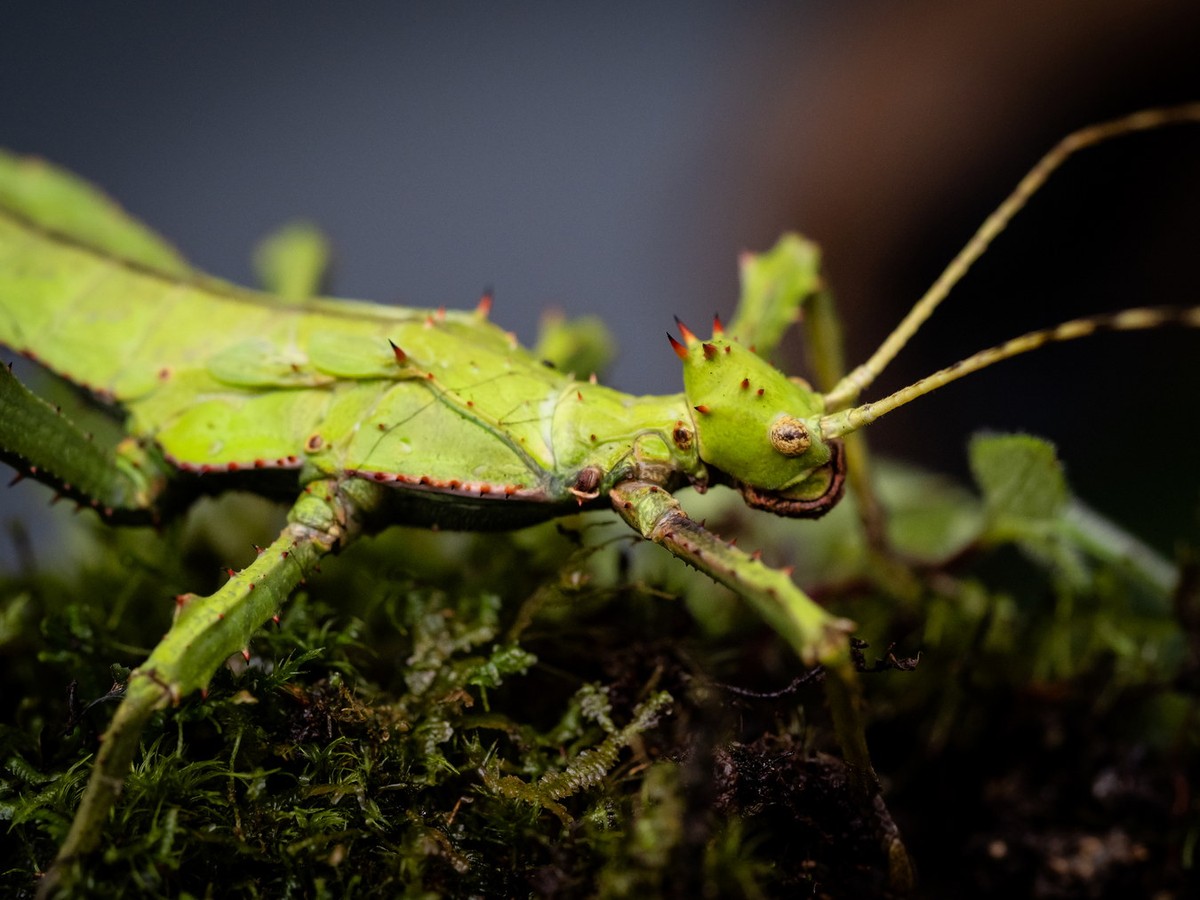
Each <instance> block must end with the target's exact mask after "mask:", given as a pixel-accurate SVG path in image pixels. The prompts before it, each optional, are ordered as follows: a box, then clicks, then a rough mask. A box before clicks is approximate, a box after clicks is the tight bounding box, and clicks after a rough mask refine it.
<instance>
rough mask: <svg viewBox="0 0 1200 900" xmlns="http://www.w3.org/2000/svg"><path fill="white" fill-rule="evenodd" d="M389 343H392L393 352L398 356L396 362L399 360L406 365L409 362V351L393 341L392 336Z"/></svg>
mask: <svg viewBox="0 0 1200 900" xmlns="http://www.w3.org/2000/svg"><path fill="white" fill-rule="evenodd" d="M388 343H389V344H391V345H392V354H393V355H394V356H395V357H396V362H398V363H399V364H400V365H404V364H405V363H406V362H408V354H407V353H405V352H404V351H403V350H401V349H400V348H399V347H397V346H396V345H395V344H394V343H392V341H391V339H390V338H389V339H388Z"/></svg>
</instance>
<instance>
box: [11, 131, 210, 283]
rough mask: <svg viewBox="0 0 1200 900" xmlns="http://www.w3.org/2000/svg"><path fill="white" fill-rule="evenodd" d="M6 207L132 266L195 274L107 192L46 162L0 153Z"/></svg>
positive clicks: (164, 242)
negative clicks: (137, 265)
mask: <svg viewBox="0 0 1200 900" xmlns="http://www.w3.org/2000/svg"><path fill="white" fill-rule="evenodd" d="M0 208H3V209H6V210H11V211H12V212H15V213H17V214H18V215H20V216H23V217H24V218H26V219H28V220H30V221H32V222H35V223H36V224H38V225H40V226H41V227H42V228H47V229H49V230H51V231H53V232H57V233H58V234H60V235H63V236H65V237H68V238H71V239H72V240H75V241H78V242H79V243H81V244H83V245H85V246H87V247H92V248H94V249H96V250H99V251H101V252H103V253H106V254H110V255H112V256H115V257H118V258H120V259H123V260H126V261H128V262H135V263H138V264H140V265H143V266H147V267H149V268H151V269H154V270H156V271H159V272H163V273H165V274H168V275H176V276H186V275H188V274H190V272H191V268H190V267H189V266H188V264H187V263H186V262H185V261H184V259H183V257H182V256H181V255H180V254H179V252H178V251H177V250H176V249H175V248H174V247H172V246H171V245H170V244H168V243H167V242H166V241H165V240H163V239H162V238H160V237H159V236H158V235H156V234H155V233H154V232H152V231H150V229H148V228H147V227H146V226H145V225H143V224H142V223H141V222H139V221H137V220H136V219H134V218H133V217H132V216H130V215H129V214H128V213H127V212H125V210H123V209H121V207H120V206H119V205H118V204H117V203H115V202H114V201H113V200H111V199H110V198H109V197H108V196H107V195H105V194H104V192H103V191H100V190H99V189H97V188H95V187H93V186H92V185H90V184H88V183H87V182H86V181H84V180H83V179H82V178H79V177H77V176H75V175H72V174H71V173H70V172H67V171H66V170H65V169H60V168H59V167H58V166H55V165H53V164H51V163H48V162H46V161H45V160H43V159H39V158H37V157H34V156H19V155H17V154H15V153H10V152H8V151H6V150H0Z"/></svg>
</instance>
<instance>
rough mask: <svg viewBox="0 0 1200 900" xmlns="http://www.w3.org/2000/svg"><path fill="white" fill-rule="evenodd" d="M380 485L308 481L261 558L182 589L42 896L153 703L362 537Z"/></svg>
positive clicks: (108, 738) (101, 801)
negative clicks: (214, 581)
mask: <svg viewBox="0 0 1200 900" xmlns="http://www.w3.org/2000/svg"><path fill="white" fill-rule="evenodd" d="M348 492H352V493H353V494H354V496H347V493H348ZM379 492H380V489H379V488H376V487H375V486H373V485H369V484H367V483H366V482H364V481H354V482H350V483H349V484H348V485H346V486H343V487H341V488H339V486H338V485H336V484H334V483H332V482H319V483H317V484H313V485H310V486H309V487H308V488H307V489H306V491H305V493H304V494H303V495H302V496H301V498H300V500H299V501H297V503H296V505H295V506H294V507H293V508H292V510H291V512H290V513H289V515H288V524H287V526H286V527H285V528H284V529H283V531H282V532H281V533H280V535H279V537H278V538H276V540H275V541H274V542H273V543H272V544H271V545H270V546H269V547H267V548H265V549H264V550H262V551H261V552H260V553H259V554H258V557H257V558H256V559H255V560H254V562H252V563H251V564H250V565H249V566H247V567H246V568H245V569H243V570H242V571H241V572H237V573H234V574H233V575H232V577H231V578H230V579H229V581H228V582H226V583H225V585H224V586H223V587H221V589H220V590H218V591H217V592H216V593H214V594H212V595H210V596H208V597H197V596H195V595H192V594H185V595H183V596H181V597H179V598H178V603H179V606H178V609H177V612H176V617H175V622H174V623H173V624H172V626H171V629H170V631H168V632H167V634H166V636H165V637H164V638H163V639H162V641H160V642H159V644H158V646H157V647H155V648H154V651H153V652H152V653H151V654H150V656H149V657H148V658H147V659H146V661H145V662H144V663H143V664H142V665H140V666H139V667H138V668H137V669H135V670H134V671H133V673H132V674H131V675H130V676H129V681H128V683H127V685H126V688H125V693H124V696H123V698H122V700H121V704H120V706H119V707H118V708H117V712H116V714H115V715H114V716H113V720H112V723H111V724H110V725H109V727H108V730H107V731H106V732H105V734H104V737H103V738H102V740H101V744H100V750H99V753H98V754H97V756H96V762H95V764H94V765H93V767H92V774H91V777H90V779H89V780H88V784H87V788H86V789H85V791H84V795H83V800H82V801H81V804H80V807H79V811H78V812H77V813H76V815H75V819H74V821H73V822H72V823H71V830H70V832H69V833H68V835H67V839H66V841H65V842H64V843H63V845H62V847H61V849H60V850H59V853H58V856H57V857H56V859H55V862H54V865H53V866H52V867H51V869H50V871H49V872H48V873H47V875H46V877H45V878H44V879H43V881H42V884H41V886H40V888H39V891H40V895H41V896H51V895H52V894H53V892H54V891H55V890H56V888H57V886H58V884H59V883H60V881H61V880H62V879H63V877H64V875H65V869H66V867H68V866H69V865H71V864H72V863H73V861H74V860H75V859H77V858H78V857H79V856H80V855H81V854H83V853H87V852H88V851H89V850H91V849H93V848H94V847H95V846H96V844H97V843H98V841H99V838H100V834H101V830H102V829H103V827H104V823H105V821H106V819H107V816H108V812H109V810H110V808H111V807H112V805H113V803H114V802H115V800H116V799H117V796H118V795H119V794H120V792H121V788H122V785H123V784H124V781H125V778H126V776H127V775H128V774H129V767H130V764H131V763H132V761H133V757H134V754H135V752H136V751H137V747H138V741H139V737H140V735H141V731H142V728H143V727H144V726H145V724H146V722H147V720H148V719H149V718H150V716H151V715H152V714H153V713H154V711H155V710H157V709H160V708H161V707H163V706H166V705H167V704H169V703H176V702H178V701H179V700H180V699H181V698H182V697H183V696H185V695H186V694H188V693H191V692H192V691H195V690H198V689H200V688H203V687H204V686H205V685H207V684H208V681H209V679H210V678H211V677H212V675H213V673H214V672H216V671H217V669H218V668H220V666H221V665H222V663H224V662H225V660H227V659H228V658H229V657H231V656H233V655H234V654H236V653H238V652H242V653H245V652H246V651H245V648H246V647H247V645H248V644H249V641H250V637H251V635H252V634H253V633H254V631H255V629H257V628H259V627H260V626H261V625H262V624H263V622H265V621H267V620H268V619H269V618H270V617H271V616H272V615H274V614H275V613H276V612H277V611H278V610H279V608H280V606H282V604H283V602H284V601H285V600H286V599H287V597H288V595H289V594H290V593H291V592H292V590H293V589H294V588H295V587H296V585H297V584H299V583H300V582H301V581H302V580H303V579H304V578H305V576H306V575H307V574H308V573H309V572H311V571H312V569H313V567H314V565H316V563H317V562H318V561H319V560H320V559H321V557H322V556H324V555H325V554H327V553H329V552H330V551H332V550H334V549H337V548H339V547H340V546H344V545H345V544H346V543H347V542H348V541H349V540H351V539H352V538H353V537H354V536H355V534H356V533H357V532H358V530H359V529H358V521H359V517H360V515H362V514H364V513H365V512H366V511H368V510H369V509H370V508H371V507H373V505H375V504H376V503H377V502H378V501H379Z"/></svg>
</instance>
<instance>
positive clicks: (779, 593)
mask: <svg viewBox="0 0 1200 900" xmlns="http://www.w3.org/2000/svg"><path fill="white" fill-rule="evenodd" d="M612 502H613V506H614V507H616V510H617V512H618V513H620V515H621V517H622V518H624V519H625V521H626V522H628V523H629V524H630V525H631V526H632V527H633V529H634V530H635V531H637V532H638V533H640V534H641V535H642V536H644V537H646V538H648V539H649V540H652V541H654V542H655V543H656V544H662V545H663V546H664V547H666V548H667V549H668V550H670V551H671V553H673V554H674V555H675V556H678V557H679V558H680V559H682V560H685V561H686V562H688V563H691V564H692V565H693V566H695V567H696V568H697V569H699V570H700V571H702V572H704V573H705V574H706V575H708V576H709V577H710V578H712V579H713V580H714V581H717V582H720V583H721V584H723V585H725V586H726V587H728V588H730V589H731V590H734V591H736V592H737V593H738V594H740V595H741V596H743V597H745V598H746V599H747V600H749V601H750V603H751V605H753V606H754V608H755V609H756V610H757V611H758V612H759V614H760V615H762V617H763V618H764V619H765V620H766V621H767V623H768V624H769V625H770V626H771V627H772V628H774V629H775V630H776V631H777V632H779V634H780V635H781V636H782V637H783V638H784V640H786V641H787V642H788V643H789V644H790V645H791V647H792V648H793V649H794V650H795V651H796V654H797V655H798V656H799V657H800V659H801V660H802V661H803V662H804V663H805V664H806V665H810V666H811V665H834V666H838V665H840V664H841V662H842V660H843V659H845V658H848V647H849V643H848V639H847V635H848V634H849V633H850V631H851V629H852V628H853V627H854V626H853V623H851V622H849V621H847V620H846V619H840V618H838V617H837V616H834V615H832V614H830V613H829V612H828V611H826V610H825V609H824V608H823V607H821V606H819V605H818V604H816V603H814V602H813V601H812V600H810V599H809V598H808V597H807V596H805V595H804V593H803V592H802V591H801V590H800V589H799V588H797V587H796V585H795V584H794V583H793V582H792V580H791V578H790V577H788V575H787V574H785V573H784V572H782V571H780V570H778V569H772V568H771V567H770V566H767V565H765V564H764V563H763V562H761V561H760V560H758V559H756V558H755V557H753V556H751V555H750V554H748V553H745V552H743V551H742V550H739V549H738V548H736V547H732V546H730V545H729V544H727V543H725V542H724V541H722V540H721V539H720V538H719V537H717V536H716V535H714V534H712V533H711V532H709V531H707V530H705V528H704V527H703V526H701V525H700V524H699V523H698V522H694V521H692V520H691V519H690V518H688V516H687V514H686V513H685V512H684V511H683V509H682V508H681V507H680V505H679V502H678V501H677V500H676V499H675V498H674V497H672V496H671V494H670V493H669V492H668V491H666V490H664V489H663V488H661V487H659V486H658V485H656V484H647V483H645V482H626V483H624V484H620V485H617V486H616V487H614V488H613V490H612Z"/></svg>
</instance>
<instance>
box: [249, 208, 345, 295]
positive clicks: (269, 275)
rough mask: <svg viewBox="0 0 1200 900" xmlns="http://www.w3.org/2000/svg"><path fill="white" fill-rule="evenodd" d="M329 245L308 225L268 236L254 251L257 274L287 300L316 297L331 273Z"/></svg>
mask: <svg viewBox="0 0 1200 900" xmlns="http://www.w3.org/2000/svg"><path fill="white" fill-rule="evenodd" d="M329 257H330V250H329V241H328V240H327V239H326V237H325V235H324V233H323V232H322V231H321V229H319V228H317V227H316V226H315V225H311V224H309V223H308V222H293V223H292V224H290V225H285V226H283V227H282V228H280V229H279V230H278V231H276V232H274V233H273V234H270V235H267V237H265V238H264V239H263V240H262V241H261V242H260V243H259V245H258V246H257V247H256V248H255V249H254V271H255V272H256V273H257V275H258V279H259V281H260V282H261V283H262V285H263V287H264V288H265V289H266V290H268V291H270V292H271V293H273V294H278V295H279V296H280V297H283V298H285V299H287V300H304V299H306V298H308V297H313V296H315V295H316V294H317V293H318V292H319V291H320V289H321V284H322V282H323V281H324V279H325V275H326V273H327V272H328V270H329Z"/></svg>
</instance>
